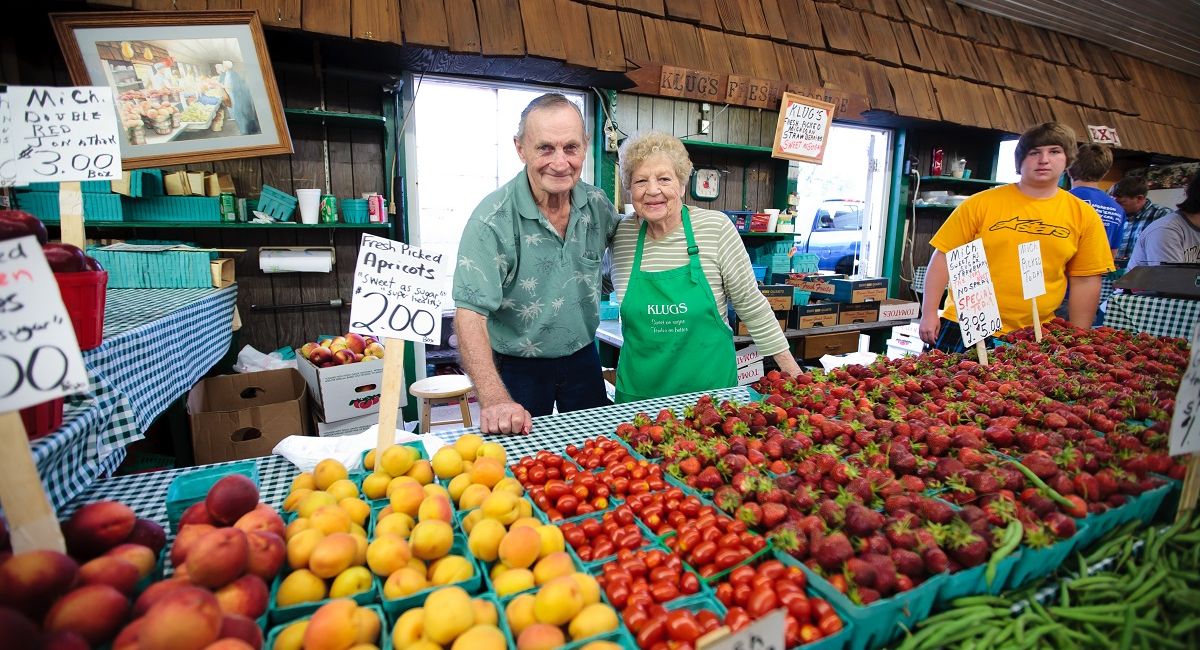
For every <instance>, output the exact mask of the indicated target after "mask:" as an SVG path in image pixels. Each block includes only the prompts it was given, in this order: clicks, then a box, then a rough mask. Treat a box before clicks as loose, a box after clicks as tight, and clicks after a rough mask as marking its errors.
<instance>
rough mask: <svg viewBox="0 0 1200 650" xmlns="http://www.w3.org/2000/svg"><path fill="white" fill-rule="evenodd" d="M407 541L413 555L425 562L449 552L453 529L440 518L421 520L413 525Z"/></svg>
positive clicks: (452, 541) (452, 542)
mask: <svg viewBox="0 0 1200 650" xmlns="http://www.w3.org/2000/svg"><path fill="white" fill-rule="evenodd" d="M408 543H409V548H410V549H411V551H412V554H413V555H414V556H415V557H419V558H421V559H422V560H425V561H427V562H428V561H431V560H436V559H438V558H440V557H443V556H445V555H446V554H447V553H449V552H450V547H451V546H452V545H453V544H454V529H453V528H451V527H450V524H448V523H446V522H444V521H442V520H440V519H429V520H427V521H422V522H420V523H418V524H417V525H416V526H413V529H412V534H411V535H410V536H409V539H408Z"/></svg>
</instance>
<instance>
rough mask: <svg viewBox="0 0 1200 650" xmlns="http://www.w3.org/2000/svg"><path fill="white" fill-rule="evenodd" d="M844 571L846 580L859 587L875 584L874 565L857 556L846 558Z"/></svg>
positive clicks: (868, 586) (869, 586)
mask: <svg viewBox="0 0 1200 650" xmlns="http://www.w3.org/2000/svg"><path fill="white" fill-rule="evenodd" d="M844 573H845V575H846V581H847V582H850V583H851V584H854V585H857V586H858V587H860V588H862V587H867V588H871V587H874V586H875V567H874V566H873V565H872V564H871V563H870V562H867V561H866V560H863V559H861V558H857V557H852V558H850V559H848V560H846V568H845V571H844Z"/></svg>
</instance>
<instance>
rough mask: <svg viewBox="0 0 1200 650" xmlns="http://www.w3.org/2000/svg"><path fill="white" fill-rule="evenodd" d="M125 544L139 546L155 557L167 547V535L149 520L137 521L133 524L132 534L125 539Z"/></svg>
mask: <svg viewBox="0 0 1200 650" xmlns="http://www.w3.org/2000/svg"><path fill="white" fill-rule="evenodd" d="M125 543H127V544H141V545H142V546H145V547H146V548H149V549H150V550H151V551H154V554H155V555H158V552H159V551H161V550H163V548H164V547H165V546H166V545H167V533H166V531H164V530H163V527H162V526H160V525H158V522H156V521H151V520H149V519H138V520H137V522H136V523H134V524H133V532H131V533H129V537H127V538H126V539H125Z"/></svg>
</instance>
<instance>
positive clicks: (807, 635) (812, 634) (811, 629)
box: [800, 623, 821, 643]
mask: <svg viewBox="0 0 1200 650" xmlns="http://www.w3.org/2000/svg"><path fill="white" fill-rule="evenodd" d="M819 638H821V630H819V629H817V626H815V625H812V624H810V623H804V624H802V625H801V626H800V643H812V642H813V641H816V640H817V639H819Z"/></svg>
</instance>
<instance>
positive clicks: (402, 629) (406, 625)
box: [392, 607, 425, 650]
mask: <svg viewBox="0 0 1200 650" xmlns="http://www.w3.org/2000/svg"><path fill="white" fill-rule="evenodd" d="M423 636H425V610H424V609H423V608H421V607H416V608H413V609H410V610H408V611H407V612H404V613H403V614H401V615H400V618H398V619H396V624H395V625H394V626H392V646H393V647H395V648H397V649H399V650H404V649H405V648H411V647H412V646H413V644H415V643H416V642H417V641H419V640H421V637H423Z"/></svg>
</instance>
